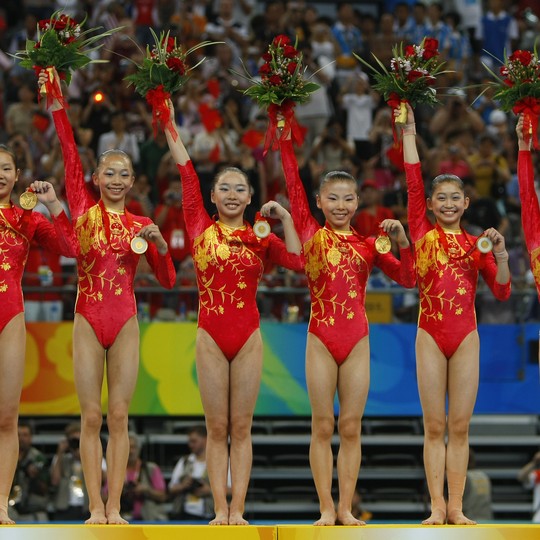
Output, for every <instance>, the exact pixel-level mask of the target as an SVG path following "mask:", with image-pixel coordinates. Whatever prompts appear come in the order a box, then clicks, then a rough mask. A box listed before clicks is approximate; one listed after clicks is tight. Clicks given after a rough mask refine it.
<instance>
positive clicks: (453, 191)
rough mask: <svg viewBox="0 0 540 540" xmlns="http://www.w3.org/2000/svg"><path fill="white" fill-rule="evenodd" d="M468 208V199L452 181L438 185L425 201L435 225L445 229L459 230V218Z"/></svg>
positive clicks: (461, 189)
mask: <svg viewBox="0 0 540 540" xmlns="http://www.w3.org/2000/svg"><path fill="white" fill-rule="evenodd" d="M468 206H469V198H468V197H465V193H464V191H463V188H462V187H461V186H460V185H459V184H458V183H457V182H456V181H453V180H447V181H443V182H440V183H438V184H437V185H436V186H435V187H434V189H433V194H432V195H431V197H430V198H429V199H428V200H427V207H428V209H429V210H431V211H432V212H433V215H434V216H435V219H436V220H437V223H438V224H439V225H440V226H441V227H445V228H447V229H459V225H460V220H461V216H462V215H463V212H465V210H466V208H467V207H468Z"/></svg>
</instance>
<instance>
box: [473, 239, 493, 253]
mask: <svg viewBox="0 0 540 540" xmlns="http://www.w3.org/2000/svg"><path fill="white" fill-rule="evenodd" d="M476 248H477V249H478V251H479V252H480V253H489V252H490V251H491V250H492V249H493V242H492V241H491V240H490V239H489V238H488V237H487V236H481V237H480V238H478V240H477V241H476Z"/></svg>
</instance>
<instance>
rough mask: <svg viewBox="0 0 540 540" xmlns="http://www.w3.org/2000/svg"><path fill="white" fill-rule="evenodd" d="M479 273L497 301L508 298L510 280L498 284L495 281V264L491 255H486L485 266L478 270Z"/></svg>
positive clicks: (510, 286)
mask: <svg viewBox="0 0 540 540" xmlns="http://www.w3.org/2000/svg"><path fill="white" fill-rule="evenodd" d="M480 273H481V274H482V277H483V278H484V281H485V282H486V283H487V285H488V287H489V288H490V289H491V292H492V293H493V296H494V297H495V298H496V299H497V300H501V301H504V300H508V299H509V298H510V293H511V292H512V285H511V283H512V280H510V279H509V280H508V282H507V283H498V282H497V281H496V280H495V276H496V275H497V263H496V262H495V257H494V255H493V253H488V254H487V255H486V257H485V264H484V266H483V268H481V269H480Z"/></svg>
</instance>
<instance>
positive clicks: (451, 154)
mask: <svg viewBox="0 0 540 540" xmlns="http://www.w3.org/2000/svg"><path fill="white" fill-rule="evenodd" d="M434 173H435V174H433V175H432V176H434V177H435V176H437V175H438V174H455V175H456V176H459V177H460V178H461V179H462V180H464V179H466V178H471V176H472V171H471V167H470V165H469V163H468V161H467V154H466V152H465V150H464V149H463V147H462V146H461V145H460V144H459V143H457V144H456V143H454V141H452V140H451V141H449V144H448V145H447V146H446V148H444V149H443V153H442V159H441V160H440V161H439V164H438V167H437V168H436V169H435V171H434Z"/></svg>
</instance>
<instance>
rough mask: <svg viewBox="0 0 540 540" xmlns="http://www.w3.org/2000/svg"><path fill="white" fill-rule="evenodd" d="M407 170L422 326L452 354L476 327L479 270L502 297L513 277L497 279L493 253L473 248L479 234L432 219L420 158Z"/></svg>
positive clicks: (408, 166) (490, 286)
mask: <svg viewBox="0 0 540 540" xmlns="http://www.w3.org/2000/svg"><path fill="white" fill-rule="evenodd" d="M405 173H406V175H407V187H408V193H409V199H408V200H409V206H408V219H409V231H410V234H411V239H412V241H413V245H414V251H415V262H416V275H417V281H418V289H419V292H420V313H419V316H418V327H419V328H422V329H423V330H425V331H426V332H427V333H428V334H429V335H430V336H431V337H432V338H433V339H434V340H435V343H437V345H438V346H439V349H440V350H441V351H442V353H443V354H444V355H445V356H446V358H448V359H449V358H451V357H452V355H453V354H454V353H455V352H456V350H457V348H458V347H459V345H460V344H461V342H462V341H463V340H464V339H465V337H467V336H468V335H469V334H470V333H471V332H472V331H473V330H475V329H476V312H475V309H474V299H475V295H476V286H477V283H478V272H479V271H480V273H481V274H482V277H483V278H484V280H485V282H486V283H487V284H488V286H489V288H490V289H491V291H492V292H493V294H494V296H495V298H497V299H498V300H507V299H508V298H509V296H510V281H508V283H505V284H500V283H497V281H495V276H496V274H497V264H496V262H495V257H494V256H493V254H492V253H488V254H486V255H482V254H480V252H479V251H478V250H476V249H473V246H474V244H475V242H476V239H477V237H475V236H471V235H467V234H464V233H463V232H462V231H461V230H459V231H443V230H442V229H439V228H437V227H436V226H434V225H433V224H432V223H431V222H430V221H429V219H428V218H427V205H426V197H425V194H424V182H423V180H422V171H421V167H420V163H415V164H410V163H406V164H405ZM469 252H470V254H469V255H466V256H463V255H465V254H467V253H469ZM449 255H450V256H449Z"/></svg>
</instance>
